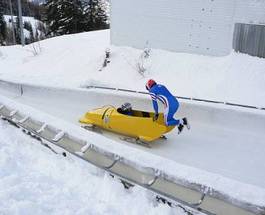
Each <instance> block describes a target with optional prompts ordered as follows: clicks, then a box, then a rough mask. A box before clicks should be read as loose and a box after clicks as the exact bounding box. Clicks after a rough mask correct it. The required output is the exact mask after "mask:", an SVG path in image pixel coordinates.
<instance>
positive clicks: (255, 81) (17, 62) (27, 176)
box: [0, 30, 265, 214]
mask: <svg viewBox="0 0 265 215" xmlns="http://www.w3.org/2000/svg"><path fill="white" fill-rule="evenodd" d="M39 44H40V47H41V49H39V50H38V53H37V55H36V53H35V54H34V47H33V46H32V45H29V46H25V47H24V48H22V47H20V46H13V47H0V79H3V80H10V81H14V82H20V83H29V84H35V85H49V86H52V87H65V88H79V87H84V86H88V85H100V86H109V87H121V88H127V89H134V90H141V91H144V90H145V89H144V88H145V87H144V86H145V82H146V80H147V79H149V78H154V79H155V80H157V81H158V82H160V83H163V84H165V85H166V86H168V87H169V89H170V90H171V91H172V92H174V94H175V95H178V96H186V97H194V98H202V99H211V100H219V101H226V102H234V103H240V104H246V105H254V106H258V107H265V85H264V83H265V73H264V68H265V60H264V59H261V58H257V57H251V56H248V55H245V54H239V53H234V52H233V53H231V54H230V55H228V56H226V57H209V56H201V55H192V54H185V53H173V52H167V51H163V50H151V56H150V58H148V59H143V58H142V57H141V56H142V54H143V50H137V49H133V48H129V47H115V46H111V45H110V40H109V30H104V31H96V32H90V33H82V34H75V35H66V36H61V37H56V38H52V39H48V40H44V41H41V42H40V43H39ZM108 47H110V48H111V58H110V60H111V63H110V64H108V66H107V67H106V68H104V69H103V70H102V71H99V70H100V69H101V67H102V64H103V61H104V57H105V53H104V52H105V50H106V48H108ZM137 65H140V66H143V67H144V68H145V69H146V71H145V73H144V76H142V75H141V74H140V73H139V72H138V71H137ZM33 93H34V92H33ZM39 96H41V95H39ZM0 100H1V101H6V102H7V103H10V104H12V102H10V101H7V100H5V98H4V97H0ZM32 103H34V102H32ZM38 105H39V106H40V105H42V103H41V102H39V104H38ZM72 105H73V106H74V104H72ZM14 107H17V108H19V105H17V104H14ZM222 108H223V107H222ZM23 109H24V110H25V111H26V112H27V113H30V114H31V115H33V116H34V117H35V118H37V119H40V118H42V119H43V120H44V121H45V122H49V123H51V124H52V125H55V126H56V125H58V126H64V128H65V129H66V131H67V130H68V131H69V132H70V133H74V134H75V135H80V137H83V138H87V139H91V141H92V140H93V143H94V142H96V143H97V144H99V145H100V147H102V148H103V149H109V148H110V146H111V149H112V150H113V151H115V152H116V153H117V154H122V155H123V156H125V157H126V158H128V159H129V160H134V161H138V164H139V162H140V161H141V163H144V164H145V165H147V166H148V165H153V166H157V167H158V168H160V169H163V170H165V171H167V172H168V173H169V174H172V175H177V176H178V177H179V178H183V179H187V178H189V180H190V181H191V182H195V183H196V182H198V183H202V184H207V185H209V186H210V187H214V188H215V189H217V190H221V191H223V192H224V193H226V194H228V195H229V196H232V197H233V198H236V199H240V200H242V201H251V202H254V203H257V204H261V205H264V199H265V194H264V193H265V191H264V189H262V188H260V187H257V186H254V185H251V184H244V183H240V182H238V181H235V180H231V179H229V178H225V177H223V176H221V175H219V174H214V173H209V172H207V171H203V170H201V169H197V168H194V167H191V166H186V165H182V164H178V163H176V162H174V161H172V160H167V159H164V158H161V157H159V156H155V155H151V154H150V153H146V152H144V151H141V150H139V149H137V148H132V147H130V148H129V147H128V146H126V145H124V144H121V143H116V142H114V141H112V140H107V139H106V138H105V137H104V138H102V137H101V136H100V135H97V134H88V132H86V131H80V129H79V128H78V127H77V126H75V125H72V124H71V123H69V122H68V123H67V122H65V121H60V120H59V119H56V118H53V117H51V118H49V117H47V115H45V114H42V113H40V112H37V111H34V110H32V109H30V108H29V107H24V108H22V110H23ZM69 110H70V109H69ZM58 111H59V110H58ZM34 113H35V114H34ZM80 114H82V113H80ZM40 120H41V119H40ZM0 123H1V124H0V129H1V132H0V138H1V139H0V154H1V157H0V169H1V170H2V169H3V171H1V172H0V185H1V183H2V185H4V184H5V186H4V190H3V191H2V190H0V208H1V209H0V214H1V213H3V214H22V213H23V210H26V209H29V208H30V209H31V210H29V211H32V214H35V213H39V214H45V213H46V214H47V213H51V214H60V213H61V214H67V213H68V214H73V213H74V214H85V213H86V214H87V213H92V214H93V213H94V214H104V213H106V211H110V214H119V213H120V212H123V213H125V212H126V214H127V213H128V205H130V209H131V210H129V212H131V213H132V214H138V213H139V212H142V211H144V212H146V213H147V214H148V212H149V213H150V214H155V213H158V214H161V213H162V214H172V213H173V214H174V213H175V211H174V212H173V211H172V210H171V209H169V208H168V207H164V206H161V205H158V206H154V203H153V202H152V201H150V198H149V194H146V191H143V190H142V189H140V188H139V189H138V188H135V190H136V191H132V192H127V191H124V190H123V189H122V188H117V187H118V186H119V184H118V183H117V184H115V183H116V182H114V181H112V180H110V179H109V178H108V176H106V175H105V174H104V173H102V172H101V173H100V174H99V175H98V170H97V169H95V168H94V167H91V166H89V168H91V169H92V170H91V171H84V169H85V168H87V164H84V163H82V162H76V161H75V160H63V159H61V158H59V157H57V156H54V155H50V154H48V153H47V150H46V149H40V148H39V147H37V146H35V145H36V144H35V142H34V141H32V140H31V139H30V140H29V139H28V138H26V137H24V136H23V135H22V134H21V135H20V133H18V132H17V131H15V132H14V130H13V129H11V128H9V126H7V125H6V124H5V123H2V122H0ZM11 134H12V135H11ZM218 135H219V136H220V137H222V135H223V134H220V133H218V134H217V136H218ZM248 139H250V138H248ZM259 141H262V140H261V139H259ZM249 142H251V141H250V140H249ZM21 143H22V144H23V143H25V144H23V150H17V149H18V148H21ZM26 145H27V146H26ZM237 145H239V143H238V144H237ZM19 146H20V147H19ZM182 146H183V147H185V146H184V145H182ZM186 147H187V146H186ZM24 148H25V149H24ZM128 149H130V150H128ZM32 150H34V153H32ZM260 153H262V151H261V152H260ZM2 155H3V156H2ZM15 155H16V156H15ZM211 156H212V157H214V155H211ZM57 163H58V165H57ZM198 163H199V162H198ZM250 163H251V162H250ZM55 164H56V165H55ZM220 165H221V161H220ZM243 168H244V167H242V168H241V169H243ZM25 169H26V170H31V171H24V170H25ZM176 170H178V171H176ZM224 171H226V170H225V168H224ZM260 171H261V170H260ZM30 172H31V173H30ZM73 172H75V174H74V175H73ZM95 172H96V173H95ZM235 174H236V173H235ZM45 181H48V182H47V183H46V182H45ZM6 184H7V185H8V186H6ZM110 185H111V186H110ZM49 186H51V187H52V188H51V187H49ZM0 187H3V186H0ZM30 187H34V190H31V189H29V188H30ZM35 188H36V189H35ZM74 188H75V189H74ZM84 188H85V189H84ZM96 188H97V189H96ZM87 190H89V192H88V191H87ZM112 191H115V192H112ZM24 193H25V195H24ZM116 193H117V195H116ZM129 193H130V197H129ZM113 195H114V196H113ZM6 196H8V198H6ZM71 196H72V197H71ZM120 196H122V198H121V199H119V198H120ZM23 198H28V199H26V200H25V201H22V199H23ZM132 198H133V199H132ZM134 198H135V199H134ZM36 199H39V201H37V203H35V202H34V201H33V200H36ZM3 200H5V201H3ZM7 200H8V201H7ZM92 200H93V201H92ZM112 200H113V201H112ZM131 201H134V202H135V204H134V205H133V206H135V208H134V207H132V208H131V204H130V203H129V202H131ZM42 202H44V203H46V204H42ZM58 202H59V203H58ZM95 202H96V203H95ZM117 202H119V204H118V203H117ZM55 203H56V204H55ZM57 203H58V204H57ZM91 204H93V207H91V206H89V205H91ZM69 205H71V207H70V206H69ZM142 207H143V208H142ZM2 208H3V209H2ZM125 208H126V210H125ZM1 210H4V211H1ZM38 210H39V211H38ZM91 210H92V212H91ZM123 213H120V214H123Z"/></svg>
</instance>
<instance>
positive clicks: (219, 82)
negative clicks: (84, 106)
mask: <svg viewBox="0 0 265 215" xmlns="http://www.w3.org/2000/svg"><path fill="white" fill-rule="evenodd" d="M40 46H41V51H40V52H39V55H37V56H35V57H34V54H33V53H34V50H33V47H32V46H31V45H29V46H26V47H24V48H21V47H19V46H14V47H1V48H0V78H1V79H6V80H12V81H18V82H27V83H35V84H42V85H47V84H49V85H52V86H66V87H79V86H84V85H91V84H94V85H104V86H113V87H122V88H130V89H137V90H144V89H145V88H144V85H145V82H146V80H147V79H148V78H154V79H156V80H157V81H158V82H160V83H163V84H165V85H167V86H168V87H169V89H170V90H171V91H173V92H174V93H175V94H176V95H179V96H187V97H195V98H202V99H211V100H220V101H226V102H233V103H240V104H246V105H254V106H259V107H265V84H264V83H265V73H264V68H265V59H261V58H257V57H251V56H248V55H245V54H239V53H232V54H230V55H229V56H226V57H208V56H200V55H192V54H184V53H173V52H166V51H162V50H151V53H150V58H147V59H144V58H141V57H140V56H141V55H142V54H143V50H137V49H133V48H128V47H111V59H110V60H111V63H110V64H109V65H108V66H107V67H106V68H105V69H103V70H102V71H99V70H100V68H101V67H102V64H103V61H104V58H105V49H106V48H107V47H110V41H109V30H105V31H96V32H90V33H82V34H75V35H67V36H62V37H57V38H52V39H48V40H45V41H42V42H41V43H40ZM139 66H140V67H143V68H145V69H146V71H145V73H144V77H143V76H142V75H141V74H140V73H139V72H138V68H139Z"/></svg>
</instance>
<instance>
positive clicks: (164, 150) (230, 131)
mask: <svg viewBox="0 0 265 215" xmlns="http://www.w3.org/2000/svg"><path fill="white" fill-rule="evenodd" d="M0 92H1V91H0ZM1 93H2V94H6V95H8V94H7V93H6V92H5V91H3V92H1ZM9 96H10V95H9ZM11 97H12V96H11ZM15 100H16V101H18V102H21V103H23V104H26V105H30V106H32V107H34V108H37V109H39V110H41V111H43V112H46V113H48V114H50V115H53V116H56V117H58V118H62V119H64V120H66V121H68V122H71V123H74V124H76V125H78V119H79V117H80V116H81V115H82V114H83V113H85V112H86V111H87V110H89V109H93V108H97V107H100V106H103V105H114V106H119V105H120V104H122V103H123V102H128V101H130V102H131V103H132V105H133V106H134V108H135V109H143V110H152V107H151V99H150V98H149V97H148V96H147V95H138V96H137V95H134V94H131V93H119V92H113V91H107V90H96V89H93V90H92V89H90V90H83V91H75V90H72V91H71V90H60V89H53V90H52V89H46V88H28V89H27V88H25V89H24V95H23V96H22V97H16V98H15ZM226 108H227V107H225V106H221V107H220V108H219V107H218V105H212V107H211V106H204V105H203V104H200V105H198V104H197V103H184V102H183V101H181V109H180V112H179V115H178V116H177V117H180V116H181V117H182V116H187V117H188V118H189V120H190V123H191V127H192V128H191V130H190V131H188V130H184V131H183V133H182V134H181V135H177V131H176V130H174V131H173V132H171V133H170V134H168V140H167V141H165V140H161V141H157V142H154V143H153V147H152V149H147V148H144V147H141V146H137V145H134V144H130V143H126V142H123V144H126V145H128V146H130V147H136V148H140V149H141V150H145V151H147V152H149V153H153V154H155V155H159V156H161V157H165V158H168V159H170V160H173V161H175V162H177V163H179V164H184V165H187V166H192V167H196V168H198V169H202V170H205V171H208V172H211V173H216V174H219V175H222V176H224V177H227V178H230V179H234V180H236V181H240V182H243V183H247V184H252V185H255V186H258V187H262V188H265V171H264V169H265V158H264V154H265V141H264V139H265V136H264V130H265V121H264V114H263V112H264V111H263V112H262V111H259V112H258V114H257V113H256V112H254V111H252V110H250V111H249V112H242V109H238V110H235V109H234V110H233V109H231V110H230V109H226ZM244 111H246V110H244ZM104 135H105V136H107V137H109V138H111V139H114V140H117V141H121V140H119V138H118V137H117V136H115V135H113V134H111V133H108V132H107V133H105V134H104Z"/></svg>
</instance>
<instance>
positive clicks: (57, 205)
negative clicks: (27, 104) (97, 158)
mask: <svg viewBox="0 0 265 215" xmlns="http://www.w3.org/2000/svg"><path fill="white" fill-rule="evenodd" d="M0 131H1V132H0V155H1V156H0V170H1V171H0V214H5V215H14V214H17V215H22V214H27V215H36V214H38V215H47V214H51V215H65V214H69V215H72V214H76V215H87V214H97V215H101V214H102V215H103V214H104V215H105V214H109V215H117V214H121V215H122V214H131V215H137V214H140V213H144V214H150V215H151V214H152V215H155V214H157V215H159V214H168V215H173V214H176V215H181V214H183V215H184V214H185V213H184V212H183V210H182V209H180V208H170V207H168V206H166V205H163V204H157V203H156V202H155V201H154V199H155V198H154V196H153V195H152V194H151V193H150V192H148V191H146V190H144V189H142V188H140V187H134V188H133V189H131V190H125V189H124V188H123V186H122V185H121V183H120V182H119V181H118V180H113V178H111V177H110V176H109V175H108V174H107V173H105V172H104V171H101V170H99V169H98V168H96V167H93V166H92V165H89V164H88V163H86V162H84V161H82V160H80V159H79V160H76V159H74V158H73V157H68V158H64V157H62V156H58V155H55V154H53V153H52V152H51V151H50V150H49V149H46V148H45V147H42V146H40V144H39V143H38V142H37V141H34V140H32V139H31V138H29V137H27V136H25V135H24V134H23V133H21V132H20V131H19V130H14V128H13V127H11V126H10V125H9V124H8V123H6V122H3V121H0ZM14 158H16V159H14ZM132 202H133V204H132ZM128 207H129V208H130V210H128Z"/></svg>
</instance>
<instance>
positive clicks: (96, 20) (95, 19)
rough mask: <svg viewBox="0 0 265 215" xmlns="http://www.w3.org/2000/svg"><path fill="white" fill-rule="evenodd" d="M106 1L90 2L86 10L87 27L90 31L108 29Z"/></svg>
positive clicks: (93, 0)
mask: <svg viewBox="0 0 265 215" xmlns="http://www.w3.org/2000/svg"><path fill="white" fill-rule="evenodd" d="M106 10H107V5H106V1H103V0H90V1H89V2H88V7H87V9H86V12H85V14H86V17H87V19H88V22H87V25H88V27H87V28H88V29H89V30H100V29H106V28H108V27H109V25H108V15H107V12H106Z"/></svg>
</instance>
